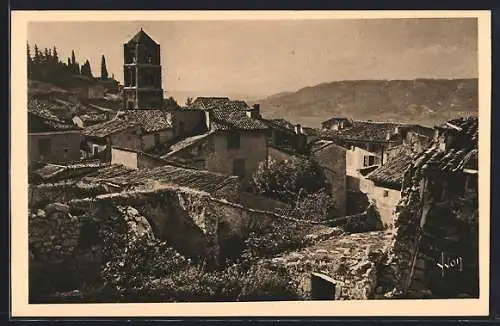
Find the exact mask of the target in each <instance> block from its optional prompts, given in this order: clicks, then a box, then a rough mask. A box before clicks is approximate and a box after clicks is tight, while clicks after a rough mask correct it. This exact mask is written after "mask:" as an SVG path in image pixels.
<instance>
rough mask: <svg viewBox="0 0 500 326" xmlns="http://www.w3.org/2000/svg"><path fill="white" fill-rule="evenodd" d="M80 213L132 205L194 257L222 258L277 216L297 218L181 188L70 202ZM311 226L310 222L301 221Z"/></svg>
mask: <svg viewBox="0 0 500 326" xmlns="http://www.w3.org/2000/svg"><path fill="white" fill-rule="evenodd" d="M69 205H70V207H72V209H74V210H76V211H80V212H96V211H97V209H98V208H99V207H101V206H102V205H104V206H109V205H111V206H116V205H129V206H132V207H134V208H135V209H137V210H138V211H139V212H140V214H141V215H143V216H144V217H145V218H147V219H148V221H149V222H150V223H151V226H152V228H153V230H154V232H155V234H156V235H157V236H158V237H159V238H161V239H163V240H166V241H167V242H169V243H170V244H171V245H172V246H173V247H174V248H175V249H177V250H178V251H179V252H181V253H183V254H184V255H186V256H189V257H191V258H193V259H202V258H203V259H209V260H212V261H219V260H220V259H223V257H219V248H220V246H223V247H224V246H225V245H226V243H228V242H231V241H233V240H234V238H242V237H243V236H245V235H247V234H248V233H249V232H251V231H252V230H258V229H261V228H263V227H264V226H268V225H270V224H271V223H272V222H273V221H275V220H276V219H280V220H283V221H287V220H289V221H290V222H291V223H294V222H296V220H294V219H291V218H288V217H285V216H281V215H279V214H275V213H272V212H265V211H259V210H253V209H248V208H245V207H243V206H241V205H238V204H234V203H230V202H228V201H225V200H219V199H215V198H213V197H212V196H210V195H209V194H207V193H204V192H198V191H194V190H190V189H183V188H180V187H164V188H162V189H158V190H154V191H143V192H134V193H117V194H110V195H103V196H98V197H97V198H95V199H82V200H74V201H71V202H69ZM299 222H302V223H305V224H307V225H310V224H311V223H309V222H307V221H299Z"/></svg>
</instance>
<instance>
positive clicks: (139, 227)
mask: <svg viewBox="0 0 500 326" xmlns="http://www.w3.org/2000/svg"><path fill="white" fill-rule="evenodd" d="M111 216H117V217H118V218H123V219H124V221H125V222H126V223H127V226H128V227H129V228H130V230H132V231H133V232H135V233H137V234H140V233H144V232H148V233H150V234H152V233H151V232H152V228H151V226H150V225H149V223H148V222H147V220H146V219H145V218H144V217H142V216H141V215H140V214H139V213H138V212H137V211H136V210H135V209H134V208H132V207H129V206H122V207H111V206H107V205H102V206H100V207H99V208H98V209H97V210H96V211H93V212H85V213H81V212H78V211H77V212H76V213H75V211H74V209H73V211H72V207H71V206H68V205H65V204H60V203H55V204H49V205H47V206H46V207H44V208H43V209H36V210H30V212H29V215H28V218H29V219H28V221H29V225H28V232H29V251H30V260H29V278H30V296H29V300H30V302H31V303H38V302H44V301H50V300H51V298H48V297H46V295H47V294H50V293H54V292H65V291H71V290H74V289H77V288H81V286H82V284H84V285H85V286H87V287H90V288H92V287H100V286H101V285H102V279H101V270H102V263H103V252H102V249H103V239H102V236H101V234H100V227H101V226H102V224H103V219H107V218H110V217H111Z"/></svg>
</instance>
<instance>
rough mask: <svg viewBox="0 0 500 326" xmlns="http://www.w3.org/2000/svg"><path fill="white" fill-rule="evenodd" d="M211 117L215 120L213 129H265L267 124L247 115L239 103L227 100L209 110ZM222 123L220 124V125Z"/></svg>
mask: <svg viewBox="0 0 500 326" xmlns="http://www.w3.org/2000/svg"><path fill="white" fill-rule="evenodd" d="M210 112H211V118H212V119H213V120H214V122H216V124H215V125H214V126H215V128H213V129H215V130H226V128H229V129H237V130H265V129H268V127H267V125H266V124H265V123H264V122H262V121H261V120H258V119H252V118H250V117H248V116H247V115H246V113H245V111H243V110H241V107H239V104H237V103H232V102H227V103H224V104H220V105H217V106H216V107H214V108H212V109H211V110H210ZM221 125H222V126H221Z"/></svg>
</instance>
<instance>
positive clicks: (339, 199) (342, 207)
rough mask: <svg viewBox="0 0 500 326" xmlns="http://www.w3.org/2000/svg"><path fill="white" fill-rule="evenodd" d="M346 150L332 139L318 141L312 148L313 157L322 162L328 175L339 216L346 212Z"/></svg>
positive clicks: (321, 164)
mask: <svg viewBox="0 0 500 326" xmlns="http://www.w3.org/2000/svg"><path fill="white" fill-rule="evenodd" d="M346 151H347V150H346V149H345V148H343V147H342V146H339V145H337V144H335V143H334V142H332V141H318V142H317V143H315V145H314V146H313V147H312V150H311V157H312V158H313V159H314V160H316V161H317V162H318V163H319V164H320V166H321V167H322V168H323V172H324V173H325V175H326V178H327V180H328V184H329V185H330V192H331V194H332V196H333V197H334V198H335V202H336V205H335V206H336V210H337V215H338V216H344V215H345V214H346V195H347V176H346V174H345V171H346V164H347V162H346V157H347V156H346Z"/></svg>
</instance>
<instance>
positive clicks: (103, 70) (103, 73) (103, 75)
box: [101, 54, 108, 79]
mask: <svg viewBox="0 0 500 326" xmlns="http://www.w3.org/2000/svg"><path fill="white" fill-rule="evenodd" d="M101 79H108V69H107V68H106V58H105V57H104V54H103V55H102V57H101Z"/></svg>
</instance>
